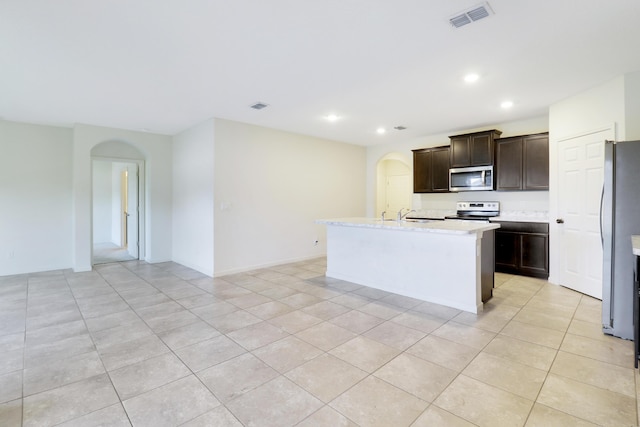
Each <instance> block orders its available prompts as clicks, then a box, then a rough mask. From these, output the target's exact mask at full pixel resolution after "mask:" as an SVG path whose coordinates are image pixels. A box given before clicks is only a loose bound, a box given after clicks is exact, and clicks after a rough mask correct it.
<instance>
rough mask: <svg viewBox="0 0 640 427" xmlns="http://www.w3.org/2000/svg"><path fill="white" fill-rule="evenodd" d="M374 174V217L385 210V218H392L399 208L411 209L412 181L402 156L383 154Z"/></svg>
mask: <svg viewBox="0 0 640 427" xmlns="http://www.w3.org/2000/svg"><path fill="white" fill-rule="evenodd" d="M376 175H377V178H376V182H377V186H376V217H380V215H382V212H386V217H387V218H394V217H395V215H396V214H397V213H398V211H399V210H400V209H411V205H412V194H413V191H412V185H413V184H412V183H413V181H412V178H411V170H410V168H409V166H408V164H407V162H406V160H405V159H404V156H402V155H401V154H399V153H390V154H387V155H386V156H384V157H383V158H382V159H380V161H379V162H378V165H377V168H376Z"/></svg>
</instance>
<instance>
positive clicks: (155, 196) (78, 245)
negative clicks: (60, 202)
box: [72, 124, 172, 271]
mask: <svg viewBox="0 0 640 427" xmlns="http://www.w3.org/2000/svg"><path fill="white" fill-rule="evenodd" d="M105 141H124V142H127V143H129V144H131V145H133V146H134V147H136V148H137V149H138V150H139V151H141V152H142V153H143V154H144V156H145V171H146V180H145V181H146V184H145V195H144V197H145V200H146V205H145V208H146V210H145V212H146V214H145V215H146V218H145V224H146V233H145V248H146V253H145V255H144V259H145V260H146V261H148V262H152V263H153V262H164V261H170V260H171V238H172V233H171V226H172V222H171V212H172V205H171V203H172V202H171V197H172V162H171V155H172V150H171V137H170V136H166V135H158V134H152V133H146V132H135V131H129V130H123V129H112V128H105V127H99V126H91V125H84V124H76V125H75V126H74V129H73V155H72V160H73V201H74V205H73V221H74V227H73V260H74V262H73V268H74V270H75V271H88V270H90V269H91V221H92V220H91V149H92V148H93V147H95V146H96V145H97V144H99V143H101V142H105Z"/></svg>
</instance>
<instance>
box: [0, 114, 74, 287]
mask: <svg viewBox="0 0 640 427" xmlns="http://www.w3.org/2000/svg"><path fill="white" fill-rule="evenodd" d="M71 151H72V144H71V130H70V129H65V128H59V127H52V126H39V125H30V124H23V123H15V122H8V121H0V276H3V275H10V274H19V273H26V272H34V271H45V270H54V269H61V268H69V267H70V266H71V265H72V257H71V230H72V211H73V210H72V194H71V179H72V177H71Z"/></svg>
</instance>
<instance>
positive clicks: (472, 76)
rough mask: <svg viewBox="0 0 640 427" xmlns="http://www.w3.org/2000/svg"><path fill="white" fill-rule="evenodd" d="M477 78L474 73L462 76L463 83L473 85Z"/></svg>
mask: <svg viewBox="0 0 640 427" xmlns="http://www.w3.org/2000/svg"><path fill="white" fill-rule="evenodd" d="M479 78H480V76H479V75H477V74H476V73H470V74H467V75H466V76H464V81H465V82H467V83H475V82H477V81H478V79H479Z"/></svg>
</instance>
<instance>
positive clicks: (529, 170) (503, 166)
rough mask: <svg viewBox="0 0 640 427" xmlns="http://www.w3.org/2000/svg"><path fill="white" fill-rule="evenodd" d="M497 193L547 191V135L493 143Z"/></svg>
mask: <svg viewBox="0 0 640 427" xmlns="http://www.w3.org/2000/svg"><path fill="white" fill-rule="evenodd" d="M495 169H496V171H495V173H496V178H497V179H496V190H502V191H520V190H548V189H549V134H548V133H539V134H533V135H522V136H513V137H509V138H500V139H498V140H496V168H495Z"/></svg>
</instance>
